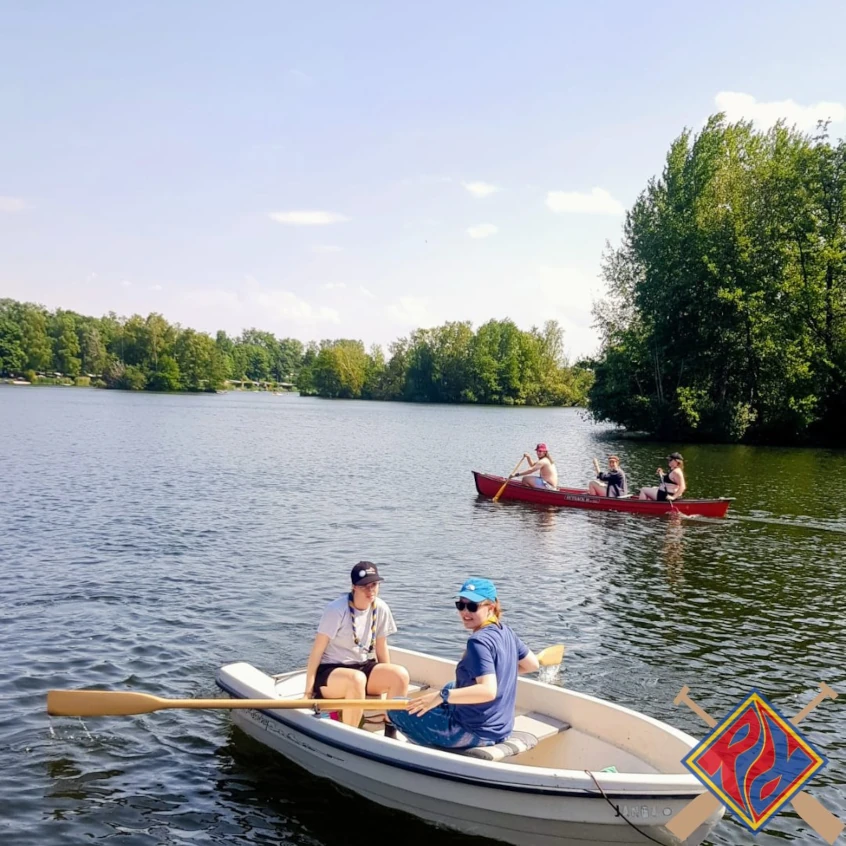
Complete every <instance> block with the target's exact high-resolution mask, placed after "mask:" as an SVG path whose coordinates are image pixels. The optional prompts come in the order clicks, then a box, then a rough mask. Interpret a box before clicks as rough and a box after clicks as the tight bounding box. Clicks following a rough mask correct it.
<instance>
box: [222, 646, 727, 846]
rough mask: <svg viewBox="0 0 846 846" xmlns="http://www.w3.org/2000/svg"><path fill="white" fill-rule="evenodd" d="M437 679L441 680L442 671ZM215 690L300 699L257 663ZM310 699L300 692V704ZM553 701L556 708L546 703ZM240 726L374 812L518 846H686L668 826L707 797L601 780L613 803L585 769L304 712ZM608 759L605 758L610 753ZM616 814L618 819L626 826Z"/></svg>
mask: <svg viewBox="0 0 846 846" xmlns="http://www.w3.org/2000/svg"><path fill="white" fill-rule="evenodd" d="M415 656H418V657H417V658H415ZM392 658H393V660H395V661H398V662H401V663H404V664H406V666H409V663H411V664H414V663H415V661H419V659H423V660H425V661H426V662H432V661H434V662H436V663H437V664H438V665H445V667H446V669H447V670H449V669H452V668H454V662H444V661H441V659H432V658H430V657H429V656H422V655H420V653H413V652H410V651H407V650H400V649H397V648H393V649H392ZM409 669H410V670H412V677H413V678H419V669H420V668H419V667H417V668H414V667H409ZM414 669H417V670H418V672H414ZM438 669H439V670H443V669H444V666H440V667H439V668H438ZM298 680H299V681H300V682H301V677H300V678H298V677H294V679H292V684H293V685H294V686H295V685H296V683H297V681H298ZM218 683H219V684H220V686H221V687H222V688H223V689H225V690H227V691H228V692H229V693H230V695H234V696H238V697H249V698H252V697H266V696H268V695H270V696H274V695H276V696H280V694H281V696H280V698H289V697H290V696H292V686H291V684H289V683H283V684H282V685H281V687H280V686H279V685H275V684H274V680H273V679H272V677H270V676H267V675H265V674H264V673H261V672H260V671H258V670H256V669H255V668H254V667H251V666H250V665H248V664H234V665H229V666H228V667H224V668H223V669H222V670H221V671H220V672H219V673H218ZM525 685H529V686H534V687H535V688H541V689H546V691H549V690H550V686H549V685H542V684H540V683H538V682H532V681H528V680H525V679H521V682H520V687H521V688H522V687H524V686H525ZM301 688H302V684H301V683H300V691H299V696H301V695H302V690H301ZM553 690H554V691H555V692H556V693H564V694H567V695H569V696H571V697H572V696H575V697H577V698H579V699H584V700H587V702H588V703H601V705H603V706H606V707H610V708H611V709H612V710H619V711H620V712H621V713H623V714H626V715H632V714H634V712H631V711H628V710H627V709H623V708H619V707H618V706H614V705H611V704H610V703H603V702H601V700H595V699H592V697H583V696H582V695H581V694H574V693H573V692H571V691H566V692H565V691H564V690H563V689H561V688H554V689H553ZM533 692H534V693H535V694H537V693H538V691H537V690H535V691H532V690H530V691H529V695H528V696H527V698H528V699H531V698H532V696H531V694H532V693H533ZM540 693H541V694H543V691H542V690H541V691H540ZM546 698H549V694H548V693H547V694H546ZM519 699H520V697H518V708H519V704H520V702H519ZM547 710H549V709H547ZM635 716H636V717H637V718H638V719H640V720H646V721H647V722H648V723H650V724H654V725H653V728H654V727H656V726H663V724H661V723H658V722H657V721H654V720H651V719H650V718H648V717H643V716H642V715H635ZM232 720H233V722H234V723H235V724H236V725H237V726H238V727H239V728H241V729H242V730H243V731H244V732H246V733H247V734H249V735H250V736H251V737H253V738H255V739H256V740H257V741H259V742H260V743H262V744H264V745H266V746H268V747H269V748H271V749H273V750H275V751H277V752H279V753H280V754H282V755H284V756H285V757H286V758H288V759H289V760H291V761H293V762H294V763H296V764H298V765H300V766H301V767H303V768H304V769H306V770H308V771H309V772H311V773H312V774H314V775H316V776H320V777H323V778H327V779H330V780H331V781H332V782H334V783H335V784H337V785H339V786H341V787H343V788H346V789H347V790H350V791H352V792H354V793H357V794H359V795H361V796H364V797H366V798H367V799H370V800H371V801H374V802H376V803H378V804H380V805H383V806H385V807H388V808H393V809H395V810H400V811H405V812H407V813H410V814H413V815H414V816H416V817H419V818H421V819H424V820H426V821H428V822H430V823H434V824H436V825H441V826H445V827H448V828H450V829H453V830H456V831H461V832H463V833H466V834H471V835H477V836H482V837H487V838H489V839H491V840H498V841H501V842H504V843H510V844H514V846H584V844H587V843H590V844H594V846H597V844H600V846H601V844H609V846H610V845H611V844H614V846H620V844H631V846H643V844H644V843H648V842H649V841H648V840H646V838H645V837H644V836H643V834H642V833H641V832H640V831H638V830H636V829H635V828H633V827H632V825H629V822H630V823H632V824H633V825H635V826H637V828H638V829H641V830H642V831H644V832H646V833H648V834H649V836H650V837H654V838H655V839H656V840H658V841H659V842H661V843H664V844H667V845H668V846H677V844H679V843H680V841H679V840H677V839H676V838H674V837H673V836H672V835H671V834H670V833H669V832H668V831H667V830H666V828H665V827H664V826H665V825H666V823H667V822H669V821H670V820H671V819H672V818H673V817H674V816H675V814H677V813H678V812H679V811H681V809H682V808H684V807H685V806H686V805H687V804H688V802H690V801H691V800H692V799H694V798H695V797H696V796H697V795H699V794H700V793H701V792H703V790H704V788H703V787H702V786H701V785H700V784H699V782H697V781H696V780H695V779H694V778H693V777H692V776H691V775H689V774H687V773H686V772H679V773H677V774H665V773H660V772H657V771H653V772H652V773H649V772H646V773H643V772H641V773H628V774H627V773H621V774H618V775H609V774H605V773H601V772H597V771H593V772H594V776H595V778H596V779H597V780H598V781H599V783H600V784H601V785H602V787H603V790H605V792H606V795H607V796H608V799H605V798H603V797H602V796H601V794H600V793H599V791H598V790H597V788H596V785H595V783H594V782H593V780H592V779H591V777H590V776H589V775H588V774H587V773H586V772H584V771H583V770H582V771H578V770H563V769H555V768H548V767H540V766H531V765H527V764H521V763H519V759H520V758H522V757H523V756H516V761H517V762H516V763H513V764H512V763H505V762H498V763H495V762H490V761H483V760H477V759H474V758H470V757H466V756H462V755H455V754H454V753H449V752H443V751H440V750H435V749H424V748H422V747H418V746H414V745H413V744H409V743H405V742H401V741H399V742H398V741H395V740H391V739H386V738H384V737H383V736H382V735H381V734H372V733H370V732H364V731H360V730H358V729H354V728H350V727H348V726H345V725H343V724H341V723H338V722H336V721H334V720H329V719H326V718H323V719H319V718H317V717H316V716H315V715H314V714H313V713H312V712H310V711H308V710H304V709H295V710H288V709H285V710H276V711H253V710H238V711H233V712H232ZM577 725H578V724H577V723H574V724H573V728H572V729H570V730H569V731H567V732H565V733H564V734H565V735H570V733H571V732H574V734H573V736H571V737H568V738H567V741H566V744H567V745H568V746H569V747H570V748H572V749H573V750H575V751H576V752H578V750H579V748H580V744H581V745H584V743H585V742H584V737H582V738H579V737H577V736H576V735H577V734H578V730H577V728H576V727H577ZM664 729H666V730H668V731H669V732H671V733H673V734H674V735H675V736H676V739H679V738H685V737H687V736H686V735H683V734H682V733H681V732H678V731H677V730H676V729H673V728H672V727H670V726H664ZM561 737H563V735H562V736H561ZM548 742H549V741H542V743H548ZM598 742H599V743H602V741H598ZM694 743H695V741H694V740H693V738H689V742H684V743H683V745H684V746H685V747H687V748H690V746H692V745H693V744H694ZM524 754H525V755H527V756H528V755H529V754H530V753H524ZM603 754H607V750H606V751H605V752H603ZM618 754H619V755H620V756H621V757H620V760H627V755H626V753H625V752H624V751H622V750H620V751H619V753H618ZM588 757H589V755H588ZM679 760H680V758H679ZM679 769H681V768H679ZM609 800H610V801H609ZM614 806H616V807H617V808H619V811H620V813H619V815H618V814H617V811H616V808H615V807H614ZM722 814H723V811H722V809H720V811H719V812H718V813H717V814H714V815H713V816H712V817H711V818H709V820H708V821H707V822H706V823H704V824H703V825H702V826H700V828H699V829H697V831H696V832H694V834H693V835H692V836H691V837H690V838H689V839H688V840H687V841H685V846H696V844H699V843H701V842H702V841H703V840H704V839H705V838H706V837H707V835H708V833H709V832H710V831H711V829H713V827H714V826H715V825H716V824H717V823H718V822H719V820H720V818H721V817H722ZM627 821H628V822H627Z"/></svg>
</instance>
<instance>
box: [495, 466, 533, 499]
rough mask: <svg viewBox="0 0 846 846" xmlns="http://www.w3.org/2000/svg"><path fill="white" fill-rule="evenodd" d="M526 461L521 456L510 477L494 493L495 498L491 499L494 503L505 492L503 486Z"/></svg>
mask: <svg viewBox="0 0 846 846" xmlns="http://www.w3.org/2000/svg"><path fill="white" fill-rule="evenodd" d="M525 460H526V456H525V455H523V456H522V457H521V458H520V460H519V461H518V462H517V463H516V464H515V465H514V469H513V470H512V471H511V475H510V476H509V477H508V478H507V479H506V480H505V481H504V482H503V483H502V487H501V488H500V489H499V490H498V491H497V492H496V496H495V497H494V498H493V501H494V502H499V498H500V497H501V496H502V492H503V491H504V490H505V486H506V485H507V484H508V483H509V482H510V481H511V480H512V479H513V478H514V474H515V473H516V472H517V471H518V470H519V469H520V465H521V464H522V463H523V462H524V461H525Z"/></svg>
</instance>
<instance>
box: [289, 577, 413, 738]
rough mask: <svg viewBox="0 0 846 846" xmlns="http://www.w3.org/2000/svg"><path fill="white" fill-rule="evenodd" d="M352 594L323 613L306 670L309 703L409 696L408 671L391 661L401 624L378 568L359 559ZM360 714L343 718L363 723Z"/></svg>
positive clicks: (346, 714)
mask: <svg viewBox="0 0 846 846" xmlns="http://www.w3.org/2000/svg"><path fill="white" fill-rule="evenodd" d="M350 580H351V581H352V590H351V591H350V592H349V593H348V594H344V595H343V596H340V597H338V599H336V600H334V601H333V602H330V603H329V604H328V605H327V606H326V608H325V610H324V611H323V617H322V618H321V620H320V625H319V626H318V627H317V636H316V637H315V639H314V646H313V647H312V649H311V654H310V655H309V659H308V667H307V669H306V693H305V695H306V698H307V699H312V698H314V699H364V698H365V696H366V694H368V693H370V694H376V695H379V694H382V693H387V694H388V698H390V699H395V698H396V697H403V696H406V694H407V693H408V670H406V669H405V667H401V666H400V665H399V664H392V663H391V655H390V652H389V651H388V635H392V634H393V633H394V632H395V631H396V630H397V626H396V623H395V622H394V617H393V614H391V609H390V608H388V605H387V603H386V602H384V601H383V600H381V599H379V583H380V582H382V581H384V579H383V578H382V577H381V576H380V575H379V571H378V570H377V569H376V565H375V564H371V563H370V562H369V561H360V562H359V563H358V564H356V565H355V567H353V569H352V573H351V574H350ZM361 717H362V712H361V710H358V709H356V710H349V709H344V710H343V711H342V712H341V719H342V720H343V721H344V722H345V723H346V724H347V725H351V726H357V725H359V723H360V722H361Z"/></svg>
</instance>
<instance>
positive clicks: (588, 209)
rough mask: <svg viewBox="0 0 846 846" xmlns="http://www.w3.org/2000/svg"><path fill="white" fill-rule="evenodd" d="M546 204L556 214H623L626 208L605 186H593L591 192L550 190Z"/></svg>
mask: <svg viewBox="0 0 846 846" xmlns="http://www.w3.org/2000/svg"><path fill="white" fill-rule="evenodd" d="M546 205H547V207H548V208H549V209H551V210H552V211H554V212H555V213H556V214H623V212H624V211H625V209H624V208H623V204H622V203H621V202H620V201H619V200H615V199H614V198H613V197H612V196H611V195H610V194H609V193H608V192H607V191H606V190H605V189H604V188H592V189H591V191H590V193H589V194H581V193H579V192H578V191H549V192H548V193H547V195H546Z"/></svg>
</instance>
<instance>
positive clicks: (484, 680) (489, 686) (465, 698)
mask: <svg viewBox="0 0 846 846" xmlns="http://www.w3.org/2000/svg"><path fill="white" fill-rule="evenodd" d="M496 692H497V684H496V673H490V675H486V676H478V677H477V678H476V684H471V685H469V686H468V687H453V688H450V690H449V693H448V695H447V702H449V704H450V705H481V704H483V703H485V702H490V701H491V700H493V699H496ZM443 701H444V700H443V697H442V696H441V692H440V690H436V691H434V692H433V693H427V694H425V695H424V696H419V697H418V698H417V699H412V701H411V704H410V705H409V706H408V711H409V713H411V714H417V716H418V717H422V716H423V715H424V714H425V713H427V712H428V711H431V710H432V709H433V708H437V707H438V705H440V704H441V703H442V702H443Z"/></svg>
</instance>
